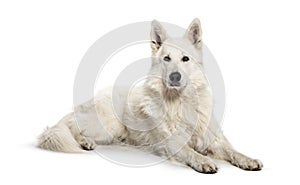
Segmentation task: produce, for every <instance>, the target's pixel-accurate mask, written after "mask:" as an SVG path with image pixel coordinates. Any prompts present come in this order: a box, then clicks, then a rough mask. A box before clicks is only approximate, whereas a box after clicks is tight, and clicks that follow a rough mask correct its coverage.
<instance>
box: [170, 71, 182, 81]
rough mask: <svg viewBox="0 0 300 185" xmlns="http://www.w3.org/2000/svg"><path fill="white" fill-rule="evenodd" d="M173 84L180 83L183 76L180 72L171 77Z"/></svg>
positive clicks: (172, 74)
mask: <svg viewBox="0 0 300 185" xmlns="http://www.w3.org/2000/svg"><path fill="white" fill-rule="evenodd" d="M169 78H170V80H171V82H179V81H180V79H181V74H180V73H179V72H173V73H171V74H170V76H169Z"/></svg>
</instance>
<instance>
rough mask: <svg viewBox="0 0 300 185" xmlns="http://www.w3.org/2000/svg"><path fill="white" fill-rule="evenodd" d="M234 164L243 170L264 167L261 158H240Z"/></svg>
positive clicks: (254, 169) (256, 169) (255, 169)
mask: <svg viewBox="0 0 300 185" xmlns="http://www.w3.org/2000/svg"><path fill="white" fill-rule="evenodd" d="M233 165H235V166H237V167H239V168H241V169H243V170H249V171H259V170H261V169H262V167H263V164H262V162H261V161H260V160H258V159H250V158H247V159H244V160H240V161H239V162H236V163H233Z"/></svg>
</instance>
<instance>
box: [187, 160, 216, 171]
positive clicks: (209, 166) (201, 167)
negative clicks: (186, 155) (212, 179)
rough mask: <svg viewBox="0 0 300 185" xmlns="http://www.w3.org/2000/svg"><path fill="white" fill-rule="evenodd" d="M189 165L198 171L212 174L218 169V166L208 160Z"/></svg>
mask: <svg viewBox="0 0 300 185" xmlns="http://www.w3.org/2000/svg"><path fill="white" fill-rule="evenodd" d="M190 167H191V168H193V169H194V170H195V171H197V172H199V173H206V174H214V173H217V171H218V167H217V166H216V165H215V163H213V162H212V161H210V160H207V161H205V162H201V163H197V164H194V165H190Z"/></svg>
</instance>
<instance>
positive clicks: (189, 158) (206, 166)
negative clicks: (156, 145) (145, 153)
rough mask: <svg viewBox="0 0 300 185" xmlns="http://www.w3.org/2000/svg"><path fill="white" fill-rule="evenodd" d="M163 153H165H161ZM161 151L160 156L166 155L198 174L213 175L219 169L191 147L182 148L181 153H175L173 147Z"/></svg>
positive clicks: (166, 147)
mask: <svg viewBox="0 0 300 185" xmlns="http://www.w3.org/2000/svg"><path fill="white" fill-rule="evenodd" d="M161 151H163V153H161ZM161 151H160V155H164V156H166V157H168V158H169V159H172V160H176V161H178V162H181V163H183V164H185V165H187V166H189V167H191V168H192V169H194V170H195V171H197V172H200V173H207V174H213V173H216V172H217V170H218V168H217V166H216V165H215V163H214V162H213V161H212V160H211V159H210V158H209V157H206V156H204V155H202V154H200V153H198V152H196V151H195V150H194V149H192V148H190V147H189V146H187V145H186V146H184V147H182V148H181V149H180V150H179V151H175V150H174V148H172V146H168V144H167V145H164V149H163V150H161Z"/></svg>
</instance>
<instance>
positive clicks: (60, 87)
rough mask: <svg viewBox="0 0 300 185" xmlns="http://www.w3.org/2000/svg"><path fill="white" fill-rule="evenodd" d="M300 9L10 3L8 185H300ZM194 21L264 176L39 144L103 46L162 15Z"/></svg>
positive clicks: (229, 126)
mask: <svg viewBox="0 0 300 185" xmlns="http://www.w3.org/2000/svg"><path fill="white" fill-rule="evenodd" d="M299 8H300V7H299V5H298V4H297V1H288V0H285V1H261V0H260V1H254V0H252V1H247V2H245V1H232V0H227V1H213V0H210V1H205V2H204V1H199V0H197V1H189V0H184V1H177V2H175V1H169V2H167V1H161V0H159V1H156V0H151V1H140V0H139V1H129V0H127V1H114V0H110V1H107V2H106V1H80V2H79V1H74V0H73V1H49V2H42V1H6V2H3V1H1V2H0V64H1V66H0V87H1V97H0V103H1V104H0V109H1V116H0V124H1V128H0V129H1V133H0V143H1V146H0V148H1V149H0V150H1V154H0V155H1V157H0V170H1V172H0V174H1V175H0V176H1V178H0V181H1V182H0V183H1V184H21V183H22V184H117V183H119V184H120V183H132V184H161V181H163V182H164V183H169V184H186V183H197V184H204V183H210V184H217V183H218V184H220V183H226V184H227V183H231V184H263V183H265V184H266V183H268V184H270V183H272V182H273V183H274V182H278V183H284V182H287V183H288V184H297V183H299V180H298V178H297V177H296V175H297V174H299V172H298V169H297V167H298V165H299V162H300V161H299V155H300V153H299V152H298V148H299V139H300V138H299V131H298V128H299V127H298V125H299V116H298V115H299V105H300V98H299V94H300V87H299V80H300V73H299V71H300V65H299V63H300V57H299V49H300V47H299V44H300V24H299V17H300V11H299ZM194 17H199V18H200V19H201V22H202V28H203V40H204V42H205V43H206V45H207V46H208V47H209V48H210V49H211V51H212V53H213V54H214V56H215V57H216V59H217V61H218V64H219V66H220V68H221V71H222V73H223V76H224V80H225V86H226V97H227V99H226V101H227V103H226V115H225V120H224V124H223V128H224V132H225V134H226V135H227V137H228V138H229V140H230V141H231V142H232V144H233V145H234V146H235V148H237V149H238V150H240V151H242V152H243V153H246V154H247V155H250V156H252V157H254V158H259V159H261V160H262V162H263V163H264V166H265V167H264V169H263V170H262V171H260V172H247V171H242V170H239V169H237V168H235V167H232V166H230V165H228V164H226V163H222V162H217V163H218V164H219V168H220V170H219V172H218V173H217V174H215V175H204V174H199V173H196V172H195V171H193V170H190V169H189V168H184V167H178V166H175V165H172V164H169V163H164V164H160V165H156V166H151V167H147V168H129V167H124V166H119V165H116V164H113V163H111V162H109V161H106V160H104V159H103V158H101V157H99V156H98V155H96V154H95V153H93V152H90V153H84V154H61V153H54V152H48V151H43V150H40V149H37V148H35V142H36V137H37V136H38V135H39V134H40V133H41V132H42V130H43V129H44V128H45V127H46V126H47V125H49V126H51V125H54V124H55V123H56V122H57V121H58V120H59V119H60V118H61V117H62V116H63V115H64V114H65V113H67V112H69V111H71V109H72V94H73V82H74V77H75V74H76V69H77V67H78V64H79V63H80V60H81V58H82V57H83V55H84V53H85V52H86V50H87V49H88V48H89V47H90V46H91V45H92V44H93V43H94V41H96V40H97V39H98V38H100V37H101V36H102V35H103V34H105V33H107V32H109V31H111V30H113V29H115V28H117V27H119V26H122V25H126V24H128V23H133V22H138V21H150V20H152V19H154V18H155V19H158V20H161V21H164V22H170V23H174V24H177V25H179V26H182V27H186V26H187V25H188V24H189V23H190V22H191V20H192V19H193V18H194ZM137 31H138V30H137ZM124 37H126V35H124ZM99 52H101V51H99ZM149 54H150V48H149Z"/></svg>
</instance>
